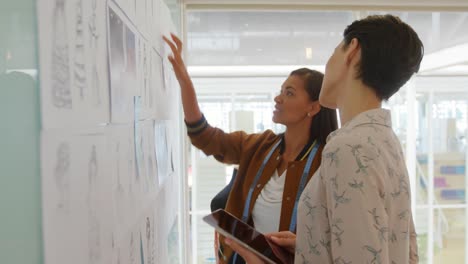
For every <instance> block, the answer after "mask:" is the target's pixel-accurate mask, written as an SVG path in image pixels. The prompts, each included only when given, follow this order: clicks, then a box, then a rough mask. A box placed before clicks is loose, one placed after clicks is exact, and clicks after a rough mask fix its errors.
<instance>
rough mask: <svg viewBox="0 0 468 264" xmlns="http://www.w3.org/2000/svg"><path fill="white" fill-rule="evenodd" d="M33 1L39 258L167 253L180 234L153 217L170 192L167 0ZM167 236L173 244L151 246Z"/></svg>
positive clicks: (121, 259) (172, 151)
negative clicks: (40, 224)
mask: <svg viewBox="0 0 468 264" xmlns="http://www.w3.org/2000/svg"><path fill="white" fill-rule="evenodd" d="M37 6H38V7H37V8H38V18H39V44H40V69H41V71H40V79H41V107H42V109H41V110H42V113H41V114H42V128H43V129H42V139H41V141H42V146H41V174H42V195H43V197H42V198H43V199H42V204H43V229H44V245H45V246H44V248H45V253H44V256H45V263H48V264H55V263H138V264H140V263H145V262H146V263H157V262H158V261H157V260H161V256H163V257H164V256H165V257H166V258H167V257H168V256H172V257H171V258H174V252H175V251H173V250H172V248H177V246H178V245H176V244H177V242H176V237H177V236H175V235H174V234H173V235H171V236H169V235H168V234H166V233H167V232H168V230H171V228H172V230H176V229H177V227H174V226H173V225H174V221H171V222H170V223H169V222H167V221H161V220H160V218H158V217H157V212H159V213H164V214H166V211H167V214H168V215H172V214H175V213H176V210H174V208H176V207H177V206H178V202H177V201H178V199H179V197H178V192H179V191H178V187H177V186H178V185H177V179H176V176H173V175H176V174H177V173H178V172H177V171H176V166H175V164H174V161H175V160H178V159H179V158H180V155H181V153H180V150H179V149H180V143H179V142H177V140H178V138H179V136H180V135H179V134H178V133H180V132H174V131H176V130H175V128H176V126H178V124H177V122H180V121H179V119H178V118H179V116H178V112H177V111H180V109H179V107H178V105H179V104H180V102H179V100H180V99H179V96H178V94H177V92H175V91H177V87H176V82H175V76H174V73H173V70H172V68H171V65H170V64H169V63H168V62H167V59H166V58H167V48H164V47H163V43H162V41H161V37H160V36H161V33H162V32H165V33H168V32H175V30H174V29H175V26H174V24H173V22H172V18H171V15H170V11H169V8H168V7H167V6H166V4H165V3H164V2H163V0H159V1H153V0H89V1H87V0H39V2H38V5H37ZM177 131H179V130H177ZM166 189H169V190H166ZM169 201H170V204H171V206H169V205H166V204H165V203H166V202H169ZM174 217H175V216H174ZM171 219H173V217H172V218H171ZM176 222H177V221H176ZM160 232H162V233H164V236H163V237H164V238H160V237H159V236H158V234H159V233H160ZM174 232H176V231H174ZM168 239H170V241H171V243H172V244H171V245H172V246H171V249H168V248H167V247H166V246H159V245H167V243H168V242H167V240H168ZM177 239H178V237H177ZM63 241H69V243H63ZM168 251H171V252H172V253H168ZM70 260H73V261H70Z"/></svg>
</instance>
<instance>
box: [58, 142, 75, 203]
mask: <svg viewBox="0 0 468 264" xmlns="http://www.w3.org/2000/svg"><path fill="white" fill-rule="evenodd" d="M70 163H71V162H70V145H69V143H68V142H61V143H60V145H59V146H58V148H57V160H56V163H55V168H54V178H55V184H56V186H57V189H58V200H57V209H58V210H59V211H63V212H68V210H69V203H70V197H69V196H70Z"/></svg>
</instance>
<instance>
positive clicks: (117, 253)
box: [111, 233, 122, 264]
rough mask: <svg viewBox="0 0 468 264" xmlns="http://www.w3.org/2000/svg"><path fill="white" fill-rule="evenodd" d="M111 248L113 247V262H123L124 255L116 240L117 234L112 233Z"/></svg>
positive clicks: (117, 263) (116, 263) (118, 263)
mask: <svg viewBox="0 0 468 264" xmlns="http://www.w3.org/2000/svg"><path fill="white" fill-rule="evenodd" d="M111 241H112V244H111V249H112V263H115V264H121V263H122V256H121V253H120V252H121V251H120V247H119V246H117V243H116V242H115V234H114V233H112V235H111Z"/></svg>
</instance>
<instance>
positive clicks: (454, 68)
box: [186, 10, 468, 263]
mask: <svg viewBox="0 0 468 264" xmlns="http://www.w3.org/2000/svg"><path fill="white" fill-rule="evenodd" d="M371 13H377V14H383V13H388V12H368V11H326V10H325V11H271V12H270V11H262V12H259V11H223V10H218V11H190V12H188V15H187V36H188V39H187V45H186V47H187V50H188V52H187V55H188V63H189V65H190V71H191V72H192V73H193V74H194V75H195V76H194V81H195V85H196V87H197V91H198V94H199V100H200V104H201V106H202V110H203V111H204V112H205V115H206V117H207V119H208V120H209V122H210V123H211V124H214V125H216V126H218V127H221V128H223V129H225V130H226V131H233V130H237V129H243V130H247V131H248V132H260V131H262V130H264V129H273V130H274V131H277V132H280V131H282V128H281V127H280V126H277V125H274V124H273V123H272V122H271V115H272V114H271V111H272V110H273V105H274V104H273V97H274V95H275V94H276V93H277V91H278V90H279V87H280V85H281V83H282V81H284V79H285V78H286V77H287V75H288V73H289V71H291V70H293V69H294V68H295V67H299V66H300V65H308V66H309V67H311V68H314V69H319V70H323V66H324V64H325V63H326V59H327V58H328V57H329V56H330V54H331V53H332V51H333V49H334V48H335V46H336V45H337V44H338V43H339V42H340V41H341V37H342V32H343V30H344V28H345V27H346V25H348V24H349V23H351V22H352V21H353V20H355V19H356V18H359V17H365V16H367V15H368V14H371ZM390 13H393V14H396V15H398V16H400V17H401V18H402V19H403V20H404V21H407V22H408V23H409V24H411V25H412V26H413V27H414V28H415V30H416V31H417V32H418V34H419V36H420V38H421V39H422V41H423V43H424V45H425V52H426V56H425V60H424V61H423V65H422V67H421V72H420V73H419V74H418V76H416V77H414V78H413V79H412V80H411V81H410V82H408V84H407V85H405V87H403V88H402V89H401V90H400V92H399V93H398V94H396V95H395V96H394V97H392V99H391V100H390V101H389V102H387V103H385V107H386V108H389V109H390V110H391V111H392V118H393V124H394V130H395V132H396V133H397V135H398V137H399V138H400V141H401V144H402V146H403V149H404V150H405V153H406V159H407V165H408V170H409V173H410V176H411V181H412V195H413V205H414V206H413V209H414V212H415V214H414V217H415V223H416V229H417V233H418V241H419V250H420V252H419V255H420V260H421V261H420V263H468V256H466V255H465V251H467V250H468V243H467V238H468V234H467V233H466V232H465V226H466V224H467V208H466V204H467V203H466V186H467V184H468V182H467V181H466V175H467V170H466V164H467V160H468V158H467V157H468V155H467V153H466V152H467V145H466V144H467V142H466V141H467V136H468V129H467V127H468V31H467V30H466V28H467V27H468V13H462V12H390ZM231 169H232V168H230V167H228V168H226V167H225V166H223V165H221V164H219V163H217V162H216V161H214V160H213V159H212V158H209V157H205V156H204V155H202V154H200V152H199V151H198V150H194V149H193V150H192V177H193V181H192V199H193V200H192V227H193V229H192V230H193V232H192V235H193V240H192V241H193V243H194V246H195V247H194V249H193V253H194V256H196V258H194V263H211V262H213V261H214V250H213V230H212V229H211V228H209V227H207V226H205V225H204V224H203V223H202V221H200V219H201V215H203V214H205V213H208V212H209V202H210V200H211V198H212V197H213V196H214V195H215V194H216V193H217V192H218V191H219V190H221V189H222V188H223V187H224V185H225V184H226V181H227V179H229V177H230V173H231V171H230V170H231ZM210 173H211V174H210ZM218 176H219V177H218ZM213 263H214V262H213Z"/></svg>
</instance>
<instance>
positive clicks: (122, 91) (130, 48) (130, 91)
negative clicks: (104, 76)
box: [109, 8, 137, 123]
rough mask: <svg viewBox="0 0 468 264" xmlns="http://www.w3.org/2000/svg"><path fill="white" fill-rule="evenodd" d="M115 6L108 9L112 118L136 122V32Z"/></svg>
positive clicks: (119, 121) (118, 121) (117, 121)
mask: <svg viewBox="0 0 468 264" xmlns="http://www.w3.org/2000/svg"><path fill="white" fill-rule="evenodd" d="M118 13H119V12H118V11H115V10H114V9H113V8H109V65H110V80H111V82H110V87H111V119H112V122H113V123H128V122H132V121H133V117H134V115H133V96H134V95H135V94H136V86H137V79H136V48H135V47H136V40H135V34H134V32H133V31H132V30H131V29H130V27H129V26H128V22H125V19H122V15H119V14H118Z"/></svg>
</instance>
